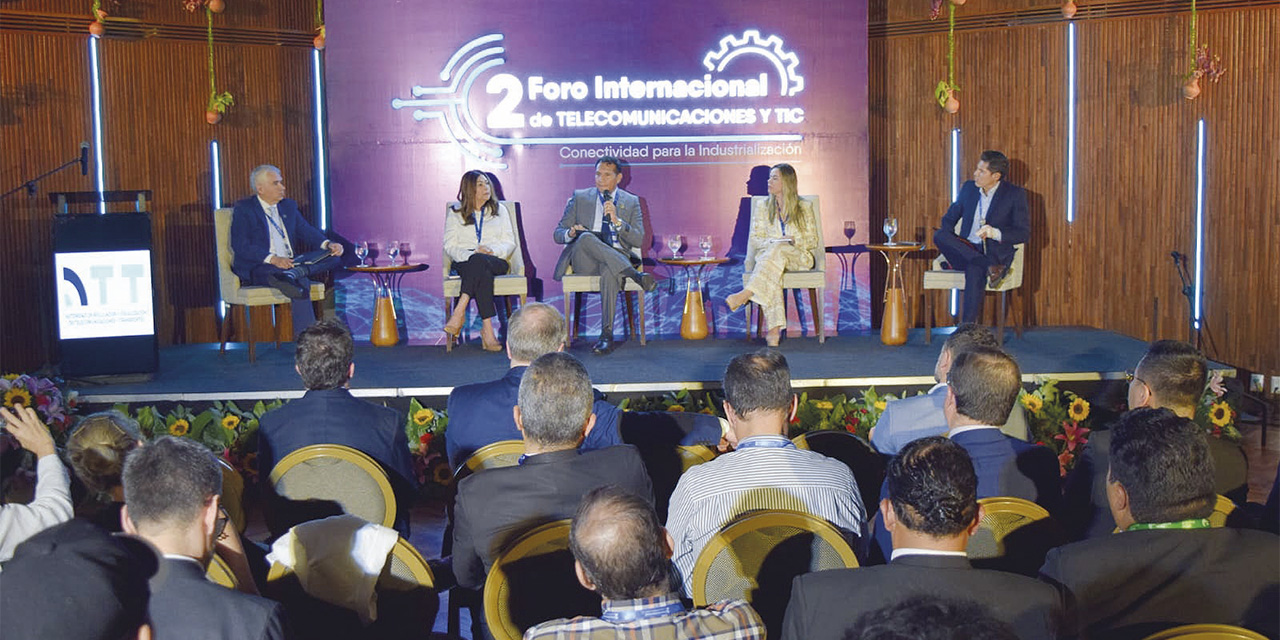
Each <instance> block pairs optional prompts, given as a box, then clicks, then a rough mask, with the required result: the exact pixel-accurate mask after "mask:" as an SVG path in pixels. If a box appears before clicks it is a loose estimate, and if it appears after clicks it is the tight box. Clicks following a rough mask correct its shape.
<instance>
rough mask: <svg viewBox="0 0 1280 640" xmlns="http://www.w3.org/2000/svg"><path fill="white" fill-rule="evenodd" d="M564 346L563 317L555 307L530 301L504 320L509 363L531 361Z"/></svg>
mask: <svg viewBox="0 0 1280 640" xmlns="http://www.w3.org/2000/svg"><path fill="white" fill-rule="evenodd" d="M563 345H564V316H562V315H560V312H559V311H557V310H556V308H555V307H553V306H551V305H549V304H546V303H542V302H530V303H528V304H525V305H522V306H521V307H520V308H519V309H517V310H516V312H515V313H513V314H511V319H510V320H508V321H507V353H508V354H510V357H511V361H512V362H533V361H534V360H536V359H538V357H539V356H543V355H546V354H548V353H555V352H557V351H559V350H560V347H561V346H563Z"/></svg>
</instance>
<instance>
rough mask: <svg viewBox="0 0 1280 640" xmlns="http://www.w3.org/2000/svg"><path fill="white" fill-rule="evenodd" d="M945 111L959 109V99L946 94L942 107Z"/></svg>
mask: <svg viewBox="0 0 1280 640" xmlns="http://www.w3.org/2000/svg"><path fill="white" fill-rule="evenodd" d="M943 109H946V111H947V113H955V112H957V111H959V110H960V101H959V100H957V99H956V97H955V96H947V104H946V106H944V107H943Z"/></svg>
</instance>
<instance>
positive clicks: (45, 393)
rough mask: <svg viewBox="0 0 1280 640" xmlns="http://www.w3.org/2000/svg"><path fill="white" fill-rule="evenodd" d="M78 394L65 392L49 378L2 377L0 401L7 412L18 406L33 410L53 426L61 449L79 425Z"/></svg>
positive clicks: (54, 437)
mask: <svg viewBox="0 0 1280 640" xmlns="http://www.w3.org/2000/svg"><path fill="white" fill-rule="evenodd" d="M78 395H79V394H77V393H76V392H75V391H70V392H67V393H65V394H64V393H63V392H62V387H61V386H59V384H58V383H57V382H55V381H54V380H51V379H49V378H41V377H37V376H29V375H25V374H16V373H10V374H6V375H5V376H3V377H0V398H3V401H4V406H5V408H6V409H13V408H14V407H17V406H18V405H22V406H24V407H31V408H32V409H35V410H36V413H37V414H39V416H40V419H41V420H43V421H44V423H45V424H47V425H49V431H50V432H51V433H52V434H53V440H54V442H56V443H58V445H59V446H61V445H62V444H63V443H64V442H66V439H67V434H68V432H70V431H71V426H72V425H73V424H75V412H76V407H77V405H78V404H79V398H78Z"/></svg>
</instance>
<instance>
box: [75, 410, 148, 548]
mask: <svg viewBox="0 0 1280 640" xmlns="http://www.w3.org/2000/svg"><path fill="white" fill-rule="evenodd" d="M143 443H144V439H143V437H142V429H141V428H139V427H138V422H137V421H136V420H134V419H133V418H130V417H129V416H126V415H125V414H123V413H120V412H119V411H103V412H101V413H95V414H93V415H90V416H86V417H85V418H84V419H83V420H81V421H80V423H79V424H77V425H76V428H75V431H72V432H71V437H69V438H67V459H68V460H70V461H71V468H72V470H74V471H75V472H76V477H77V478H80V481H81V482H83V483H84V486H85V487H87V488H88V489H89V490H90V491H92V492H93V493H95V494H97V496H98V498H99V499H100V500H102V501H104V502H102V503H99V507H98V508H97V510H96V511H94V512H93V513H91V514H88V518H89V521H90V522H92V523H94V524H96V525H98V526H99V527H102V528H103V529H105V530H107V531H109V532H111V533H118V532H120V531H123V530H124V529H123V528H122V527H121V526H120V509H121V508H123V507H124V484H123V483H122V482H121V480H120V474H121V473H122V472H123V470H124V458H125V456H126V455H128V453H129V452H130V451H133V450H134V449H137V448H138V447H139V446H141V445H142V444H143Z"/></svg>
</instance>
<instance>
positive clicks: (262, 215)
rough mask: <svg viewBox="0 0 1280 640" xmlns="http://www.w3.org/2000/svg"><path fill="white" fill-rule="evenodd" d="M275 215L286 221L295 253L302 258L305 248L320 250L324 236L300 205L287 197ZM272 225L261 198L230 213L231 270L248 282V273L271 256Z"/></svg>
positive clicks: (240, 204)
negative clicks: (260, 200) (299, 207)
mask: <svg viewBox="0 0 1280 640" xmlns="http://www.w3.org/2000/svg"><path fill="white" fill-rule="evenodd" d="M276 212H277V213H279V214H280V219H281V220H282V221H283V222H284V230H285V233H287V234H288V235H289V244H291V245H293V254H294V255H299V254H301V253H302V252H303V248H304V247H310V248H313V249H318V248H319V247H320V245H322V244H324V241H325V236H324V233H323V232H321V231H320V230H319V229H317V228H315V227H314V226H313V225H312V224H311V223H310V222H307V219H306V218H303V217H302V214H301V213H299V212H298V203H297V202H294V201H293V200H290V199H289V198H285V199H284V200H281V201H280V203H279V204H277V205H276ZM269 225H270V223H269V222H267V213H266V212H265V211H263V210H262V203H260V202H258V196H256V195H253V196H249V197H248V198H245V199H243V200H240V201H239V202H236V204H235V208H234V209H232V211H231V251H232V252H233V253H234V254H235V255H234V256H233V258H232V260H231V271H232V272H234V273H235V274H236V275H238V276H240V280H241V281H243V282H246V283H247V282H249V272H250V271H252V270H253V268H254V267H256V266H258V265H260V264H262V262H263V261H264V260H266V259H267V256H268V255H269V254H270V253H271V233H270V227H269Z"/></svg>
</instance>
